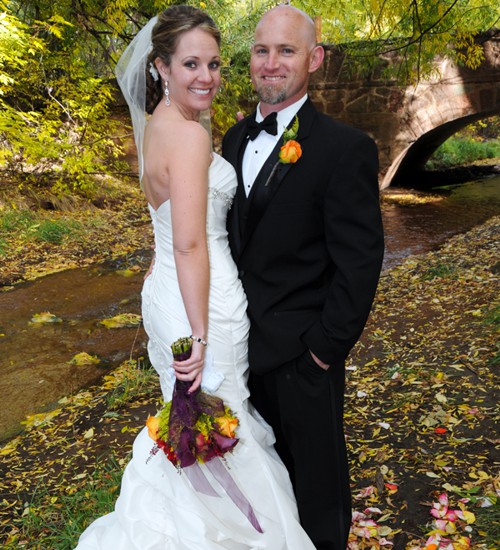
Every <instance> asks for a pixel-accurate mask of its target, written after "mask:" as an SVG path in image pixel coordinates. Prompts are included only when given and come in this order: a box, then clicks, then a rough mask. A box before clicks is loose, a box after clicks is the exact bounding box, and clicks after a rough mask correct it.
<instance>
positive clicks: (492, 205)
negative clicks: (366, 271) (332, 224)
mask: <svg viewBox="0 0 500 550" xmlns="http://www.w3.org/2000/svg"><path fill="white" fill-rule="evenodd" d="M432 191H433V192H436V193H442V194H444V196H445V199H444V200H442V201H438V202H433V203H428V204H421V205H414V206H399V205H394V204H384V206H383V208H382V216H383V220H384V233H385V241H386V251H385V258H384V268H389V267H393V266H395V265H397V264H398V263H400V262H401V261H402V260H403V259H404V258H406V257H408V256H411V255H414V254H422V253H424V252H427V251H429V250H432V249H434V248H436V247H437V246H439V245H440V244H442V243H443V242H444V241H446V240H447V239H449V238H450V237H451V236H452V235H456V234H457V233H461V232H464V231H467V230H469V229H471V228H472V227H473V226H475V225H478V224H480V223H483V222H484V221H486V220H487V219H488V218H490V217H491V216H494V215H499V214H500V176H496V177H494V178H490V179H487V180H482V181H477V182H470V183H466V184H463V185H460V186H454V187H451V188H436V189H433V190H432Z"/></svg>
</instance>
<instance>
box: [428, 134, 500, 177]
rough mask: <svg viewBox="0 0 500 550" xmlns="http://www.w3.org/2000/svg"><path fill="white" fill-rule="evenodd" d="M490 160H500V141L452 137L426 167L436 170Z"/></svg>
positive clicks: (436, 152) (435, 153)
mask: <svg viewBox="0 0 500 550" xmlns="http://www.w3.org/2000/svg"><path fill="white" fill-rule="evenodd" d="M490 158H500V140H498V139H497V140H492V141H476V140H474V139H471V138H466V137H451V138H449V139H448V140H446V141H445V142H444V143H443V144H442V145H441V146H440V147H439V148H438V149H436V151H435V152H434V154H433V155H432V157H431V158H430V159H429V161H428V162H427V165H426V167H427V168H429V169H431V170H432V169H434V170H436V169H442V168H449V167H451V166H460V165H464V164H470V163H472V162H475V161H478V160H484V159H490Z"/></svg>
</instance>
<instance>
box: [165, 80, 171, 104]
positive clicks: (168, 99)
mask: <svg viewBox="0 0 500 550" xmlns="http://www.w3.org/2000/svg"><path fill="white" fill-rule="evenodd" d="M165 105H166V106H167V107H168V106H169V105H170V91H169V89H168V80H165Z"/></svg>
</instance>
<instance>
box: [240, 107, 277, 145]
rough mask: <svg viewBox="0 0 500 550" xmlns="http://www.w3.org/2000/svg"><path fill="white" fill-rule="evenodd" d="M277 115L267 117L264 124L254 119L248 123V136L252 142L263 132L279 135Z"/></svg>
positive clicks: (272, 114)
mask: <svg viewBox="0 0 500 550" xmlns="http://www.w3.org/2000/svg"><path fill="white" fill-rule="evenodd" d="M276 116H277V113H271V114H269V115H267V116H266V118H265V119H264V120H263V121H262V122H256V120H255V118H252V119H250V120H249V121H248V123H247V134H248V137H249V138H250V139H251V140H254V139H255V138H256V137H257V136H258V135H259V134H260V132H261V131H262V130H264V131H265V132H267V133H268V134H271V135H272V136H275V135H276V134H277V133H278V123H277V121H276Z"/></svg>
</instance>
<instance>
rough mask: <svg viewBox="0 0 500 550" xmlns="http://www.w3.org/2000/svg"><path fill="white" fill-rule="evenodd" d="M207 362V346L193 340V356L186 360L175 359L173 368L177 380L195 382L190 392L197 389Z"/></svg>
mask: <svg viewBox="0 0 500 550" xmlns="http://www.w3.org/2000/svg"><path fill="white" fill-rule="evenodd" d="M204 364H205V346H203V345H202V344H199V343H198V342H193V347H192V351H191V356H190V357H189V359H186V360H185V361H174V363H173V365H172V366H173V368H174V370H175V376H176V378H177V380H181V381H182V382H193V384H192V385H191V387H190V388H189V393H192V392H194V391H196V390H197V389H198V388H199V387H200V384H201V377H202V371H203V365H204Z"/></svg>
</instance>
